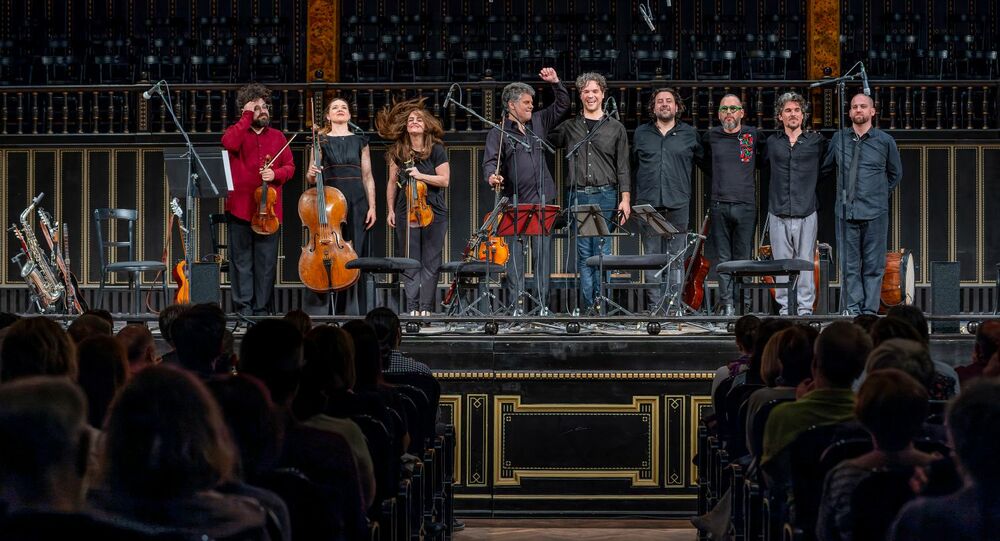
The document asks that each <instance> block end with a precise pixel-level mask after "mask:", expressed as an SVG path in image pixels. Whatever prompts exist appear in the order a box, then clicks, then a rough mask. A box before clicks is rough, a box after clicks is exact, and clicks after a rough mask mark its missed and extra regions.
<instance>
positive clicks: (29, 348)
mask: <svg viewBox="0 0 1000 541" xmlns="http://www.w3.org/2000/svg"><path fill="white" fill-rule="evenodd" d="M43 375H48V376H67V377H69V378H70V379H72V380H73V381H76V376H77V364H76V345H75V344H74V343H73V341H72V340H71V339H70V337H69V334H67V333H66V331H64V330H63V328H62V327H60V326H59V324H58V323H56V322H55V321H52V320H51V319H48V318H44V317H29V318H24V319H21V320H18V321H17V322H16V323H14V324H13V325H11V326H10V327H8V328H7V337H6V338H5V339H4V341H3V349H0V383H6V382H8V381H12V380H15V379H17V378H20V377H25V376H43Z"/></svg>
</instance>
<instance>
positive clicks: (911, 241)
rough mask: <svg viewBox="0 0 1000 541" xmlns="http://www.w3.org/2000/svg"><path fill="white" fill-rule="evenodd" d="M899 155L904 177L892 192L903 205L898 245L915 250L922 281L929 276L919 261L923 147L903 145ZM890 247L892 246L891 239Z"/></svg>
mask: <svg viewBox="0 0 1000 541" xmlns="http://www.w3.org/2000/svg"><path fill="white" fill-rule="evenodd" d="M899 157H900V161H901V162H902V164H903V180H902V182H900V183H899V186H897V187H896V190H895V192H893V195H892V197H893V200H894V201H896V202H898V204H899V208H900V213H899V247H900V248H906V249H907V250H909V251H910V253H912V254H913V258H914V262H915V263H916V264H917V273H916V276H917V280H918V281H921V282H923V281H925V280H926V277H927V274H925V272H924V268H923V265H921V264H920V256H921V254H922V253H923V248H922V244H921V239H922V236H921V232H922V231H923V223H922V222H921V219H922V217H923V212H922V211H921V209H920V204H921V199H920V198H921V196H920V194H921V191H922V187H921V182H922V178H923V151H922V149H921V148H919V147H904V148H900V149H899ZM890 240H891V237H890ZM890 248H892V246H891V242H890Z"/></svg>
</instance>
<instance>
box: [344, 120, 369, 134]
mask: <svg viewBox="0 0 1000 541" xmlns="http://www.w3.org/2000/svg"><path fill="white" fill-rule="evenodd" d="M347 125H348V126H350V127H351V129H352V130H354V132H355V133H364V132H365V130H362V129H361V126H358V125H357V124H355V123H353V122H351V121H350V120H348V121H347Z"/></svg>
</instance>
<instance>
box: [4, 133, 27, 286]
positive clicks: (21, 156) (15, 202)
mask: <svg viewBox="0 0 1000 541" xmlns="http://www.w3.org/2000/svg"><path fill="white" fill-rule="evenodd" d="M4 158H5V159H6V161H5V163H6V168H5V170H6V175H5V178H6V181H7V183H6V186H4V188H5V190H4V192H3V193H4V209H5V210H6V215H7V221H6V222H4V225H6V224H7V223H8V222H10V223H16V224H17V226H18V228H20V227H21V223H20V222H19V221H18V217H19V216H20V214H21V211H23V210H24V208H25V207H26V206H28V203H29V202H30V201H31V197H34V196H29V195H28V194H29V193H30V192H31V190H32V189H33V188H32V177H31V175H32V172H33V171H32V169H31V168H30V166H29V164H30V160H31V157H30V152H29V151H26V150H8V151H7V152H5V155H4ZM32 223H34V222H32ZM4 235H5V240H7V239H9V241H10V243H11V244H10V246H11V248H10V250H9V251H8V253H7V254H5V257H4V260H3V264H4V266H5V267H6V268H7V277H8V282H7V283H11V281H13V282H14V283H20V282H21V279H20V273H19V272H18V268H17V265H15V264H14V263H12V262H11V261H10V258H11V257H13V256H14V255H15V254H16V253H17V252H18V251H19V247H17V246H16V245H15V244H14V243H16V242H17V241H16V240H15V239H14V235H13V234H11V233H9V232H6V231H5V232H4ZM3 244H4V245H7V242H4V243H3Z"/></svg>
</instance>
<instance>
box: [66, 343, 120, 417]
mask: <svg viewBox="0 0 1000 541" xmlns="http://www.w3.org/2000/svg"><path fill="white" fill-rule="evenodd" d="M77 363H78V365H79V375H78V376H77V381H78V382H79V384H80V388H81V389H83V392H84V394H85V395H87V422H88V423H90V426H92V427H94V428H96V429H100V428H101V427H102V426H104V417H105V415H106V414H107V412H108V407H109V406H110V405H111V401H112V400H114V398H115V395H116V394H117V393H118V390H119V389H121V388H122V387H123V386H125V382H126V380H127V379H128V361H127V360H126V358H125V348H123V347H122V345H121V344H120V343H119V342H118V340H116V339H115V338H114V337H111V336H104V335H98V336H91V337H90V338H87V339H85V340H84V341H83V342H80V344H79V345H77Z"/></svg>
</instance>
